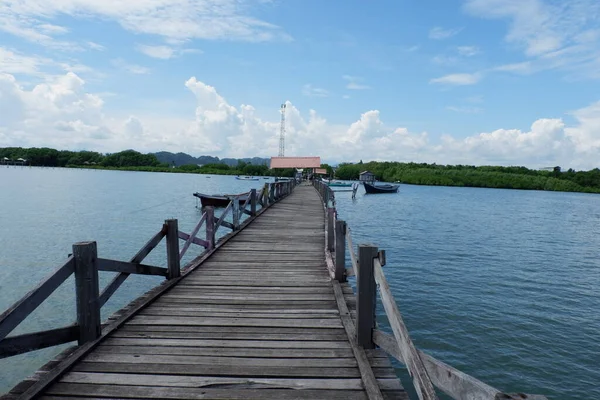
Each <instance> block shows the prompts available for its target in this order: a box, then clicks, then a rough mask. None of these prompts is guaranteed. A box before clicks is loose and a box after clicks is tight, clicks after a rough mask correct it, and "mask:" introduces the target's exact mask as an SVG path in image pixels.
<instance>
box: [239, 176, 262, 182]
mask: <svg viewBox="0 0 600 400" xmlns="http://www.w3.org/2000/svg"><path fill="white" fill-rule="evenodd" d="M235 179H237V180H240V181H257V180H258V178H255V177H253V176H239V175H238V176H236V177H235Z"/></svg>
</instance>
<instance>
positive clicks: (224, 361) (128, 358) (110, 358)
mask: <svg viewBox="0 0 600 400" xmlns="http://www.w3.org/2000/svg"><path fill="white" fill-rule="evenodd" d="M365 359H366V358H365ZM83 361H84V362H95V363H115V364H123V363H125V364H127V363H131V364H135V363H141V364H177V365H179V364H192V365H215V366H216V365H223V366H251V367H261V366H264V367H307V368H338V367H348V368H349V367H356V365H357V363H356V360H355V359H353V358H327V359H323V358H277V359H269V358H256V357H216V356H188V355H138V354H95V353H92V354H90V355H88V356H87V357H86V358H85V359H84V360H83Z"/></svg>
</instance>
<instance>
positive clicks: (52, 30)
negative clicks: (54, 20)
mask: <svg viewBox="0 0 600 400" xmlns="http://www.w3.org/2000/svg"><path fill="white" fill-rule="evenodd" d="M38 29H39V30H40V32H42V33H44V34H46V35H64V34H65V33H68V32H69V29H67V28H65V27H64V26H58V25H52V24H41V25H38Z"/></svg>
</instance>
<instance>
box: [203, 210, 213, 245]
mask: <svg viewBox="0 0 600 400" xmlns="http://www.w3.org/2000/svg"><path fill="white" fill-rule="evenodd" d="M205 212H206V241H207V242H208V248H207V250H211V249H214V248H215V208H214V207H205Z"/></svg>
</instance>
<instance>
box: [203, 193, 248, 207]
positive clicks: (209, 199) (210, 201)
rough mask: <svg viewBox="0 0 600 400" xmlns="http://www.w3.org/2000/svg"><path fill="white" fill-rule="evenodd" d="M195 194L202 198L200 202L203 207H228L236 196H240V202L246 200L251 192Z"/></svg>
mask: <svg viewBox="0 0 600 400" xmlns="http://www.w3.org/2000/svg"><path fill="white" fill-rule="evenodd" d="M194 196H196V197H198V198H199V199H200V203H202V207H207V206H211V207H227V206H228V205H229V202H230V201H231V199H233V198H234V197H239V198H240V202H242V203H243V202H245V201H246V200H248V197H249V196H250V192H246V193H239V194H212V195H210V194H204V193H198V192H196V193H194Z"/></svg>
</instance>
